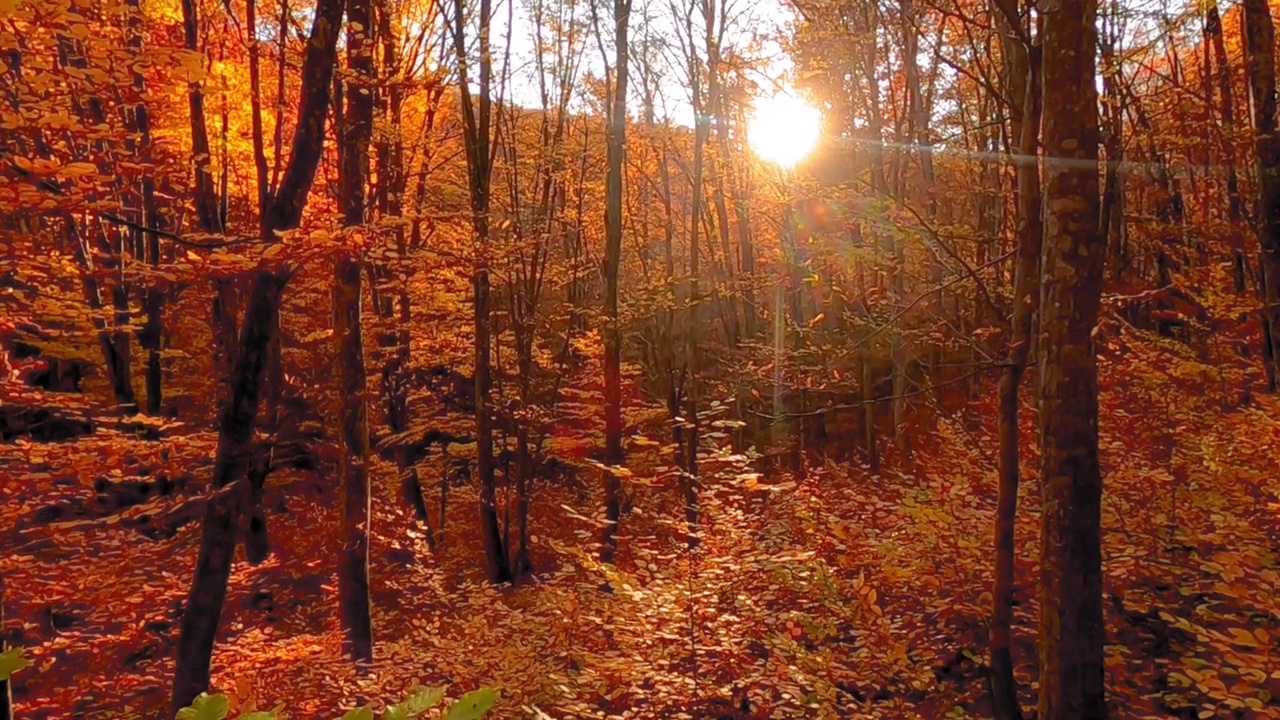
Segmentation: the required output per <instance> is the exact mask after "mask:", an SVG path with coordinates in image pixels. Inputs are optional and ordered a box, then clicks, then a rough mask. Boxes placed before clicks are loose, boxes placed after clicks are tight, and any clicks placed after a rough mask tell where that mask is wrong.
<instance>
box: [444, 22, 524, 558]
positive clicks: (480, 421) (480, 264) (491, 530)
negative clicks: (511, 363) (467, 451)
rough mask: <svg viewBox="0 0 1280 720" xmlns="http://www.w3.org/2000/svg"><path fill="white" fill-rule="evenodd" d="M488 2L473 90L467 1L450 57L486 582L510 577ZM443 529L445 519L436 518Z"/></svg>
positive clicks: (480, 26) (480, 24) (480, 28)
mask: <svg viewBox="0 0 1280 720" xmlns="http://www.w3.org/2000/svg"><path fill="white" fill-rule="evenodd" d="M492 6H493V3H492V0H480V2H479V7H478V8H477V15H476V23H477V25H478V27H477V34H478V47H477V48H476V49H477V51H478V58H479V60H478V62H479V68H478V73H477V77H476V78H474V81H475V82H476V92H475V93H474V94H473V93H472V91H471V82H472V80H473V78H471V77H470V75H469V71H470V70H469V69H470V59H469V58H470V57H471V49H470V48H468V46H467V38H466V29H465V28H466V12H465V3H464V2H463V1H462V0H457V2H455V3H454V6H453V10H454V13H453V28H452V35H453V42H454V56H455V59H456V60H457V63H458V68H459V72H458V94H459V95H460V96H461V103H460V104H461V106H462V124H463V142H464V146H465V149H466V156H467V176H468V181H469V182H468V185H469V191H470V196H471V224H472V227H473V229H474V231H475V236H476V243H477V250H478V258H477V259H476V267H475V270H474V272H475V274H474V277H473V278H472V297H473V301H474V302H473V307H474V313H473V322H474V325H475V334H476V339H475V343H476V347H475V417H476V474H477V475H478V476H479V477H480V536H481V540H482V542H483V543H484V554H485V565H486V570H487V571H488V574H489V581H490V582H493V583H502V582H506V581H508V580H510V579H511V570H510V564H509V563H508V561H507V549H506V546H505V545H503V542H502V532H501V528H499V526H498V510H497V506H496V497H495V494H496V493H495V487H494V458H493V418H492V417H491V412H492V411H491V410H490V407H489V405H490V397H489V390H490V386H491V384H492V379H491V370H490V367H491V363H492V358H491V352H490V348H491V345H492V337H493V316H492V312H491V310H490V289H489V285H490V283H489V261H490V257H489V201H490V197H489V194H490V188H491V185H492V177H493V153H492V144H493V133H494V125H493V100H492V97H491V90H492V86H493V53H492V47H491V44H490V25H491V22H490V21H491V20H492V15H493V12H492V9H493V7H492ZM440 522H441V526H442V527H443V523H444V517H443V515H442V516H441V518H440Z"/></svg>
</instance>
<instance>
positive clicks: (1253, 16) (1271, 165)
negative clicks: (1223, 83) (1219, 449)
mask: <svg viewBox="0 0 1280 720" xmlns="http://www.w3.org/2000/svg"><path fill="white" fill-rule="evenodd" d="M1241 6H1242V7H1243V9H1244V45H1245V55H1246V57H1247V58H1248V72H1249V94H1250V100H1251V101H1252V108H1253V133H1254V134H1253V138H1254V139H1253V143H1254V151H1255V153H1256V155H1257V157H1256V158H1255V165H1254V167H1255V170H1256V173H1257V178H1258V218H1257V224H1258V225H1257V233H1258V249H1259V253H1258V270H1259V274H1260V275H1261V278H1262V281H1261V282H1260V283H1259V284H1260V285H1261V290H1262V292H1261V297H1262V313H1261V314H1262V327H1263V348H1262V350H1263V357H1264V358H1265V363H1266V373H1267V391H1268V392H1275V391H1276V366H1275V363H1276V358H1280V137H1277V135H1276V69H1275V67H1276V66H1275V26H1274V24H1273V23H1272V20H1271V9H1270V7H1269V6H1268V5H1267V0H1243V1H1242V3H1241Z"/></svg>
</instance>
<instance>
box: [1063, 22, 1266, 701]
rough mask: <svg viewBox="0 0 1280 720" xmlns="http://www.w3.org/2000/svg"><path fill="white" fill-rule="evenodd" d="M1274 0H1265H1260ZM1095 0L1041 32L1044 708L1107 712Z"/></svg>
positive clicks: (1102, 243)
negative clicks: (1097, 344)
mask: <svg viewBox="0 0 1280 720" xmlns="http://www.w3.org/2000/svg"><path fill="white" fill-rule="evenodd" d="M1260 1H1262V2H1265V0H1260ZM1096 16H1097V2H1096V0H1064V1H1063V2H1062V3H1061V4H1060V5H1059V6H1057V7H1056V8H1055V11H1054V12H1049V13H1045V16H1044V19H1043V22H1044V34H1043V56H1042V59H1043V63H1044V64H1043V83H1044V90H1043V97H1044V100H1043V103H1044V104H1043V113H1044V129H1043V133H1044V148H1045V153H1046V160H1045V169H1044V213H1045V215H1044V253H1043V257H1042V260H1041V263H1042V273H1043V275H1042V281H1041V282H1042V285H1041V292H1040V335H1041V337H1042V338H1043V341H1042V342H1041V343H1040V345H1039V351H1038V352H1039V353H1040V367H1039V380H1040V445H1041V487H1042V496H1043V497H1042V501H1041V507H1042V511H1041V512H1042V518H1041V521H1042V529H1041V539H1040V545H1041V547H1040V568H1041V570H1040V574H1041V577H1040V579H1041V588H1040V711H1039V715H1038V717H1039V718H1040V720H1078V719H1080V718H1103V717H1105V716H1106V704H1105V698H1104V691H1103V672H1104V668H1103V651H1102V646H1103V641H1104V637H1105V629H1106V628H1105V625H1104V623H1103V613H1102V523H1101V518H1102V474H1101V470H1100V468H1099V466H1098V366H1097V357H1096V355H1095V348H1094V345H1093V333H1094V330H1095V328H1096V326H1097V324H1098V308H1099V305H1100V303H1101V296H1102V271H1103V265H1104V264H1105V262H1106V240H1105V238H1104V237H1102V235H1101V233H1100V232H1099V229H1098V207H1099V202H1098V168H1097V163H1098V139H1099V138H1098V91H1097V87H1096V86H1095V84H1094V82H1095V77H1096V74H1095V69H1096V68H1095V65H1096V61H1095V56H1094V52H1095V48H1096V47H1097V31H1096V28H1095V21H1096Z"/></svg>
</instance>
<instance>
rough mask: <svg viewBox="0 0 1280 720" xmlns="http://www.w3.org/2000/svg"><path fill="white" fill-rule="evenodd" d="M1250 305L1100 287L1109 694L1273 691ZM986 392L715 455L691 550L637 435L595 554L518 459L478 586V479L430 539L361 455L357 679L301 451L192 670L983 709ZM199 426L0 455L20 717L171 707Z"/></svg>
mask: <svg viewBox="0 0 1280 720" xmlns="http://www.w3.org/2000/svg"><path fill="white" fill-rule="evenodd" d="M1211 309H1212V310H1213V311H1214V312H1213V317H1217V318H1233V317H1238V316H1239V314H1238V313H1237V312H1236V310H1237V309H1236V308H1235V307H1232V306H1223V307H1220V308H1211ZM1246 330H1247V328H1245V327H1244V326H1243V325H1242V324H1239V325H1237V324H1236V323H1234V322H1232V321H1230V320H1218V321H1216V323H1215V324H1214V325H1213V326H1212V327H1204V328H1199V329H1196V328H1192V331H1193V332H1197V333H1202V335H1200V336H1198V337H1200V339H1199V340H1196V339H1194V338H1193V340H1192V342H1182V341H1179V340H1176V339H1164V338H1157V337H1155V336H1154V335H1153V334H1151V333H1149V332H1144V331H1141V330H1138V329H1137V328H1134V327H1132V326H1130V325H1129V324H1128V323H1127V322H1126V321H1125V320H1124V319H1123V314H1122V313H1110V314H1109V315H1108V319H1107V320H1106V321H1105V322H1104V324H1103V326H1102V327H1100V332H1099V334H1098V341H1099V350H1100V353H1101V373H1102V380H1101V384H1102V395H1101V417H1102V422H1101V434H1102V442H1101V444H1102V460H1103V464H1104V470H1105V472H1106V494H1105V499H1104V502H1105V507H1104V526H1105V538H1104V554H1105V557H1104V570H1105V574H1106V584H1105V599H1106V607H1107V619H1108V645H1107V667H1108V678H1107V680H1108V691H1109V702H1110V704H1111V707H1112V710H1113V716H1115V717H1170V716H1175V717H1188V718H1196V717H1200V718H1207V717H1280V600H1278V599H1277V597H1276V589H1277V580H1278V576H1277V572H1278V568H1280V564H1278V561H1277V551H1280V522H1278V518H1280V504H1278V503H1277V499H1276V485H1275V481H1274V476H1273V473H1272V468H1274V464H1275V456H1276V451H1277V448H1280V422H1277V420H1276V419H1275V418H1276V417H1277V416H1278V415H1280V402H1277V400H1276V398H1274V397H1269V396H1264V395H1259V394H1250V393H1248V392H1245V391H1243V390H1242V389H1241V388H1248V387H1259V386H1260V383H1259V382H1258V378H1257V375H1258V372H1259V371H1258V370H1257V369H1256V368H1255V366H1256V363H1255V362H1253V361H1252V360H1251V359H1250V358H1248V357H1242V356H1241V355H1242V353H1241V351H1240V350H1241V348H1242V347H1244V345H1245V343H1244V337H1245V333H1246ZM1210 334H1212V342H1210V341H1208V340H1205V339H1204V338H1208V337H1210ZM1033 382H1034V380H1033ZM7 392H10V393H11V394H13V393H17V392H19V391H18V390H17V389H15V388H13V387H9V388H8V390H7ZM22 392H28V393H29V392H33V391H26V390H24V391H22ZM925 397H927V396H925ZM38 399H39V398H38V397H37V398H35V400H38ZM993 399H994V390H993V388H991V387H990V386H989V385H986V384H980V385H979V386H978V388H977V392H976V393H975V395H974V397H973V398H972V399H971V400H970V401H969V402H968V403H967V404H966V405H965V406H964V407H962V408H961V409H960V410H959V411H957V412H954V413H950V414H938V416H937V419H936V427H935V428H934V430H933V432H932V434H931V435H930V442H929V443H927V445H926V444H923V443H922V444H920V446H919V449H918V450H917V452H916V454H915V457H914V459H913V461H912V462H910V463H895V464H893V465H892V466H890V467H889V469H886V470H885V471H883V472H881V473H878V474H872V473H870V472H869V471H868V470H867V469H866V468H865V467H862V466H860V465H858V464H856V463H852V464H850V463H839V464H836V463H828V462H825V461H822V460H821V459H812V460H810V461H809V463H808V465H807V467H806V468H805V470H804V471H803V472H802V473H800V474H795V473H792V472H772V471H768V472H761V470H762V468H761V467H760V464H759V462H758V461H756V460H755V459H754V458H752V457H750V456H749V455H738V454H733V453H732V452H730V451H728V450H724V451H721V452H719V453H715V454H713V455H711V456H710V457H708V458H706V459H705V461H704V469H703V473H704V483H705V486H704V498H703V499H704V506H703V521H704V524H703V527H702V529H701V532H700V543H699V544H698V546H697V548H696V549H695V550H690V549H689V546H688V545H687V543H686V535H685V530H684V524H683V518H682V516H680V514H679V513H678V512H677V501H676V491H675V488H674V485H675V480H674V474H673V472H672V471H671V469H670V468H669V467H664V465H663V462H662V460H661V458H660V457H659V453H660V452H661V451H660V450H655V451H654V453H653V455H652V456H651V457H649V458H648V461H647V462H638V463H637V464H636V465H635V470H634V474H633V476H632V477H629V478H628V479H627V484H628V486H629V488H630V490H631V497H632V509H631V512H630V513H629V514H628V515H626V516H625V517H624V519H623V525H622V533H621V537H620V544H621V551H620V554H619V558H618V564H617V566H616V567H607V566H602V565H601V564H600V563H599V562H598V561H596V560H595V552H594V545H593V543H594V542H595V539H596V538H597V536H598V521H597V520H596V519H595V518H594V517H593V515H594V513H592V512H591V511H590V509H589V508H593V507H595V504H596V501H597V500H598V498H597V497H595V495H593V493H596V492H598V490H597V489H596V488H595V485H596V484H597V483H594V482H590V479H588V480H587V481H586V483H585V485H583V484H580V485H579V486H578V487H569V486H566V485H564V484H561V483H553V482H549V481H544V482H539V483H538V485H537V486H536V487H535V488H534V492H533V495H534V498H535V502H534V506H533V508H532V511H531V518H532V521H531V528H532V534H533V547H534V548H535V556H534V562H535V564H536V566H537V573H536V575H535V576H534V578H533V579H532V580H530V581H527V582H524V583H522V584H520V585H518V586H515V587H492V586H490V585H488V584H487V583H485V582H484V580H483V576H482V573H481V570H480V568H481V556H480V551H479V547H478V545H479V543H478V541H477V539H476V538H477V537H478V531H477V528H476V521H475V515H476V496H475V493H474V490H473V489H472V488H470V487H466V486H463V487H459V488H457V489H455V490H453V491H452V492H451V495H450V497H451V500H450V510H449V515H448V524H447V526H446V543H445V545H444V547H443V548H442V549H441V550H439V551H438V552H436V553H434V554H433V553H431V552H430V551H429V550H428V548H427V547H426V544H425V543H424V541H423V535H422V532H421V531H420V530H419V529H418V528H417V527H416V526H415V524H414V522H413V521H412V518H411V516H410V515H409V514H408V512H407V510H406V508H405V507H404V506H403V505H402V503H401V502H400V501H399V500H398V498H397V493H396V487H395V486H396V483H395V481H394V478H393V475H394V471H393V469H392V468H391V467H390V466H389V465H386V464H379V465H378V466H377V468H376V473H375V478H376V479H377V481H376V493H375V499H374V536H373V537H374V551H373V558H372V570H371V572H372V579H373V594H374V617H373V620H374V627H375V637H376V643H377V645H376V657H375V662H374V664H373V666H372V667H371V668H368V669H367V670H366V671H364V672H362V673H358V672H357V671H356V670H355V669H354V668H353V667H352V666H351V665H350V664H349V663H348V661H347V660H346V659H345V658H344V656H343V654H342V651H341V636H340V633H339V631H338V620H337V599H336V580H335V576H334V565H335V560H336V558H337V554H338V541H337V539H336V533H335V532H334V531H333V528H336V527H338V517H337V514H336V505H335V502H334V494H333V493H334V490H333V489H332V487H331V485H330V484H328V483H327V481H326V479H325V478H324V477H323V473H316V472H311V471H303V470H296V469H294V470H282V471H278V472H276V473H275V474H273V476H272V477H271V479H270V480H269V482H268V490H267V497H266V505H267V507H268V508H269V513H268V521H269V532H270V536H271V543H272V547H273V554H272V556H271V557H270V558H269V559H268V560H267V561H266V562H265V563H264V564H262V565H259V566H257V567H251V566H249V565H247V564H245V563H237V564H236V566H235V569H234V572H233V575H232V577H231V583H230V594H229V596H228V598H227V601H226V610H225V613H224V618H223V628H224V629H223V632H222V634H221V636H220V638H219V642H218V645H217V648H216V651H215V656H214V663H213V664H214V670H215V672H214V684H215V686H216V689H218V690H220V691H222V692H226V693H227V694H228V695H229V696H230V697H231V698H232V703H233V705H234V706H235V707H237V708H245V707H249V706H255V707H258V708H269V707H273V706H275V705H276V704H278V703H284V704H285V705H286V706H287V707H289V708H290V709H291V711H292V712H294V713H295V715H294V716H295V717H316V716H318V714H322V712H323V711H325V710H328V709H331V708H334V707H339V706H349V705H352V704H355V703H359V702H372V703H374V704H385V703H389V702H393V701H395V700H398V699H400V698H402V697H403V696H404V695H405V694H406V693H408V692H409V691H410V690H412V689H413V688H414V687H417V686H422V685H426V686H436V685H441V684H448V685H449V686H450V687H451V690H450V695H451V696H456V695H459V694H461V693H462V692H465V691H466V690H469V689H472V688H475V687H478V686H481V685H486V686H492V687H497V688H500V689H501V692H502V700H501V701H500V704H499V705H498V706H497V708H496V712H495V715H496V716H499V717H542V716H543V715H542V714H545V716H550V717H557V718H559V717H619V718H674V717H689V716H692V717H719V716H721V715H723V713H725V712H727V711H728V709H729V708H731V707H741V705H742V704H743V700H744V699H745V701H746V704H747V705H749V707H750V708H751V711H752V712H753V713H756V714H757V716H761V717H800V716H805V717H832V718H834V717H894V718H910V717H957V718H960V717H984V716H989V714H990V704H989V698H988V687H987V672H986V662H985V654H986V653H985V643H986V617H987V614H988V609H989V605H990V592H989V588H990V581H991V570H992V568H991V550H990V546H991V534H992V514H993V511H994V475H995V469H994V452H995V439H994V433H993V427H992V425H993V423H992V418H993V417H994V408H993ZM1027 400H1028V402H1029V400H1030V396H1029V395H1028V396H1027ZM33 402H34V400H33ZM921 402H927V400H925V399H923V398H922V399H921ZM1025 415H1026V416H1027V417H1026V418H1025V419H1026V424H1025V426H1024V428H1023V433H1024V440H1025V445H1026V447H1027V448H1028V449H1029V450H1030V452H1028V453H1027V454H1026V457H1025V465H1024V469H1025V471H1026V474H1027V475H1028V476H1029V477H1028V480H1027V481H1026V482H1025V483H1024V488H1023V493H1022V497H1021V503H1020V508H1019V513H1020V521H1019V526H1018V538H1017V547H1018V548H1019V564H1018V567H1017V577H1018V579H1019V580H1018V590H1017V594H1016V601H1017V607H1016V627H1015V632H1016V637H1017V641H1016V646H1015V660H1016V663H1017V675H1018V680H1019V683H1020V686H1021V693H1022V700H1023V703H1024V706H1026V707H1027V708H1030V707H1031V706H1032V705H1033V703H1034V693H1035V623H1036V607H1037V598H1036V594H1035V593H1036V579H1037V577H1038V567H1037V560H1036V558H1037V554H1038V548H1037V534H1038V522H1039V518H1038V486H1037V482H1036V479H1035V472H1034V470H1035V468H1036V467H1037V458H1036V456H1035V453H1034V434H1035V433H1034V412H1033V411H1028V412H1027V413H1025ZM144 430H145V428H144ZM148 437H150V438H156V437H158V439H148ZM215 444H216V437H215V436H214V435H213V434H212V433H211V432H209V431H207V430H203V429H199V428H193V427H186V426H183V425H181V424H177V423H173V424H170V425H167V426H164V427H162V428H157V429H154V432H150V431H146V432H140V431H139V428H137V427H129V426H102V425H100V426H99V427H98V429H97V430H96V431H95V432H93V433H92V434H88V435H84V436H82V437H79V438H77V439H75V440H73V441H65V442H36V441H32V440H30V439H29V438H16V439H14V440H12V441H11V442H9V443H8V444H6V445H4V446H3V449H0V496H3V497H5V498H7V499H8V501H7V502H6V503H5V504H4V505H3V506H0V527H3V528H6V529H7V530H6V532H5V534H4V538H3V541H4V543H5V548H6V550H5V552H4V553H3V554H0V573H2V574H3V576H4V578H5V581H6V586H7V597H6V603H7V606H6V608H5V610H6V617H7V625H8V629H9V631H10V636H11V639H12V641H13V642H14V643H15V644H17V645H21V646H23V647H25V648H26V654H27V656H28V657H29V658H30V659H31V660H32V661H33V663H34V665H33V667H31V668H27V669H24V670H23V671H21V672H20V673H19V674H18V675H15V688H14V691H15V700H16V702H17V714H18V716H19V717H23V718H32V719H34V720H40V719H42V718H54V717H69V716H76V717H87V718H107V717H112V718H114V717H121V716H122V714H123V715H125V716H138V717H159V716H162V715H163V714H164V712H165V709H166V708H167V706H168V705H167V704H168V692H169V681H170V676H171V673H172V671H173V650H174V642H175V639H176V635H177V626H178V620H179V618H180V613H181V610H182V605H183V602H184V599H185V594H186V590H187V585H188V583H189V581H190V576H191V572H192V568H193V565H194V561H195V555H196V547H197V543H198V539H199V532H200V531H199V517H200V513H201V505H200V503H201V498H202V493H204V492H206V488H207V482H208V477H209V465H210V460H211V457H212V454H213V452H214V449H215ZM432 462H434V461H432ZM423 471H424V477H433V476H441V475H443V474H444V471H443V468H442V467H436V466H434V465H432V464H431V462H428V463H427V465H425V466H424V468H423ZM584 487H585V490H584V489H583V488H584ZM606 585H607V586H608V588H609V591H608V592H606V591H604V590H603V589H602V588H604V587H605V586H606ZM540 713H541V714H540ZM718 713H719V714H718Z"/></svg>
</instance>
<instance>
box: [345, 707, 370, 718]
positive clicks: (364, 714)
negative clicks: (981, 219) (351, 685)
mask: <svg viewBox="0 0 1280 720" xmlns="http://www.w3.org/2000/svg"><path fill="white" fill-rule="evenodd" d="M339 720H373V711H372V710H370V709H369V708H368V707H358V708H355V709H352V710H348V711H347V714H345V715H343V716H342V717H341V718H339Z"/></svg>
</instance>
